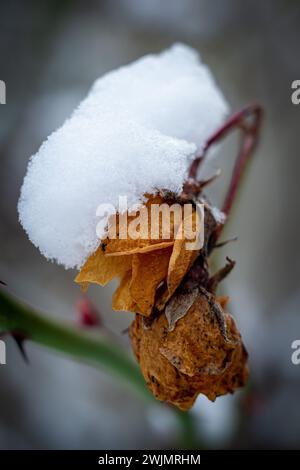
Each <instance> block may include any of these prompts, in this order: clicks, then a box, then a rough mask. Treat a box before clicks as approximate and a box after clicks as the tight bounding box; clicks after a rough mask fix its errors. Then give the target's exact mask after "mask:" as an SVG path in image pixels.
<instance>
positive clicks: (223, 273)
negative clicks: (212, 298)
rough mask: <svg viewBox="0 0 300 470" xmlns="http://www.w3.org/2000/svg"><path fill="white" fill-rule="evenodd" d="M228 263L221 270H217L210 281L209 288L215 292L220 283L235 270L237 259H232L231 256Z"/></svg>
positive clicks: (227, 259)
mask: <svg viewBox="0 0 300 470" xmlns="http://www.w3.org/2000/svg"><path fill="white" fill-rule="evenodd" d="M226 261H227V263H226V265H225V266H224V267H223V268H221V269H220V270H219V271H217V272H216V274H214V275H213V276H212V277H211V278H210V279H209V281H208V285H207V290H208V291H209V292H211V293H215V292H216V290H217V287H218V285H219V284H220V282H221V281H223V279H225V277H227V276H228V274H229V273H230V272H231V271H232V270H233V268H234V266H235V261H233V260H231V259H230V258H228V257H227V258H226Z"/></svg>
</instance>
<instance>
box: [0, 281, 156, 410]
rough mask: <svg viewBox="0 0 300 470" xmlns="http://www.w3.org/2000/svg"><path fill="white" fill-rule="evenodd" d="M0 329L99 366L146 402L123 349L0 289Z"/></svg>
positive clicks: (149, 397)
mask: <svg viewBox="0 0 300 470" xmlns="http://www.w3.org/2000/svg"><path fill="white" fill-rule="evenodd" d="M0 332H1V333H11V334H16V333H17V334H18V335H21V336H22V338H24V339H29V340H31V341H33V342H35V343H37V344H40V345H42V346H46V347H49V348H51V349H54V350H56V351H59V352H62V353H65V354H68V355H69V356H73V357H74V358H76V359H79V360H83V361H86V362H90V363H91V364H94V365H100V366H102V367H103V368H104V369H106V370H109V371H110V372H113V373H114V374H115V375H117V376H119V377H120V378H122V379H126V382H127V383H130V384H132V386H133V387H134V388H135V390H137V391H138V392H139V393H140V395H141V396H142V397H143V398H145V399H146V400H148V401H152V403H153V401H154V400H153V399H152V395H151V394H150V392H148V390H147V388H146V387H145V381H144V379H143V377H142V375H141V373H140V371H139V369H138V367H137V366H136V365H135V363H134V362H133V361H132V360H131V359H130V358H129V356H128V355H127V353H126V351H124V350H123V349H122V348H121V347H119V346H118V345H116V344H115V343H114V344H112V342H111V340H109V339H107V338H104V337H102V336H100V335H99V336H98V337H95V336H94V335H93V334H91V333H87V332H85V331H82V330H79V329H77V328H75V327H72V326H68V325H65V324H63V323H61V322H58V321H56V320H52V319H49V318H48V317H45V316H44V315H42V314H39V313H37V312H35V311H33V310H32V309H31V308H30V307H27V306H26V305H23V304H20V303H19V302H18V301H17V300H15V299H13V298H12V297H10V296H8V295H7V294H5V293H4V292H3V291H2V290H0Z"/></svg>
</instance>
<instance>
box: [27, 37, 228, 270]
mask: <svg viewBox="0 0 300 470" xmlns="http://www.w3.org/2000/svg"><path fill="white" fill-rule="evenodd" d="M227 110H228V107H227V104H226V101H225V99H224V97H223V96H222V94H221V92H220V91H219V89H218V88H217V86H216V84H215V82H214V79H213V77H212V75H211V73H210V71H209V70H208V68H207V67H206V66H205V65H203V64H202V63H201V61H200V58H199V56H198V54H197V53H196V51H194V50H193V49H191V48H189V47H187V46H185V45H182V44H176V45H174V46H173V47H171V48H170V49H168V50H167V51H165V52H162V53H161V54H158V55H148V56H145V57H142V58H141V59H139V60H137V61H136V62H134V63H132V64H130V65H128V66H126V67H121V68H120V69H118V70H116V71H113V72H110V73H108V74H107V75H105V76H104V77H102V78H100V79H99V80H97V81H96V83H95V84H94V86H93V87H92V89H91V91H90V93H89V94H88V96H87V98H86V99H85V100H84V101H83V102H82V103H81V104H80V105H79V107H78V108H77V109H76V110H75V111H74V113H73V114H72V116H71V117H70V119H68V120H67V121H66V122H65V123H64V124H63V126H62V127H61V128H60V129H58V130H57V131H56V132H54V133H53V134H52V135H50V136H49V137H48V139H47V141H46V142H44V143H43V145H42V146H41V148H40V149H39V151H38V152H37V153H36V154H35V155H34V156H33V157H32V158H31V159H30V162H29V165H28V170H27V175H26V177H25V179H24V183H23V186H22V190H21V196H20V200H19V206H18V209H19V217H20V221H21V224H22V225H23V227H24V229H25V230H26V232H27V233H28V236H29V238H30V240H31V241H32V242H33V243H34V244H35V245H36V246H37V247H38V248H39V249H40V251H41V252H42V254H44V255H45V256H46V257H47V258H48V259H51V260H56V261H57V262H58V263H60V264H63V265H65V267H66V268H72V267H80V266H81V265H82V264H83V262H84V261H85V260H86V258H87V257H88V256H89V255H90V254H91V253H92V252H93V251H94V250H95V249H96V248H97V246H98V244H99V238H98V236H97V234H96V226H97V224H98V223H99V218H97V217H96V210H97V207H98V206H99V204H101V203H110V204H112V205H114V206H115V207H117V205H118V200H119V196H127V198H128V204H129V206H133V205H134V204H136V203H138V202H140V201H141V200H142V198H143V195H144V194H145V193H151V192H153V191H154V190H155V189H157V188H158V189H162V188H164V189H169V190H172V191H175V192H179V191H180V190H181V187H182V184H183V182H184V179H185V177H186V172H187V169H188V166H189V161H190V160H191V158H193V156H194V155H195V153H196V152H197V151H200V150H201V148H202V147H203V145H204V143H205V141H206V140H207V138H208V137H209V136H210V135H211V134H212V133H213V132H214V131H215V130H216V128H218V126H220V125H221V124H222V122H223V120H224V118H225V115H226V113H227Z"/></svg>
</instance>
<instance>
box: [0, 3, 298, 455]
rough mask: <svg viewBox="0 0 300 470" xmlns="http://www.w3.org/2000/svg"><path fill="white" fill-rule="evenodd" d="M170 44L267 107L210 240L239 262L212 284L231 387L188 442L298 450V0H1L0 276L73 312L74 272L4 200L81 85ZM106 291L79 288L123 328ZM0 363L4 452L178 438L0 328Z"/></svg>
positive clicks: (9, 199) (109, 321)
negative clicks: (237, 384) (230, 322)
mask: <svg viewBox="0 0 300 470" xmlns="http://www.w3.org/2000/svg"><path fill="white" fill-rule="evenodd" d="M176 41H183V42H186V43H188V44H190V45H192V46H193V47H195V48H196V49H198V50H199V51H200V53H201V55H202V57H203V60H204V61H205V62H206V63H207V64H208V65H209V66H210V67H211V69H212V72H213V73H214V75H215V77H216V80H217V81H218V83H219V85H220V86H221V88H222V90H223V92H224V94H225V96H226V97H227V99H228V101H229V103H230V105H231V107H232V110H237V109H239V108H241V107H242V106H244V105H245V104H247V103H249V102H251V101H253V100H254V101H258V102H259V103H261V104H262V105H263V106H264V107H265V111H266V115H265V122H264V128H263V137H262V140H261V144H260V146H259V149H258V151H257V153H256V155H255V159H254V161H253V164H252V165H251V169H250V172H249V174H248V177H247V180H246V181H245V183H244V185H243V186H244V187H243V191H242V192H241V194H240V197H239V200H238V201H237V202H236V207H235V211H234V213H233V215H232V217H231V221H230V224H229V225H228V227H227V229H226V234H224V237H225V236H227V237H232V236H235V235H237V236H238V241H237V242H235V243H232V244H230V245H227V246H226V247H224V248H223V249H222V251H221V250H220V252H219V254H218V260H216V262H218V263H223V261H224V259H225V256H226V255H229V256H231V257H232V258H233V259H235V260H236V261H237V265H236V268H235V270H234V272H233V273H232V274H231V276H230V277H229V278H228V280H227V281H226V284H225V285H224V286H223V291H224V292H226V293H229V294H230V296H231V310H232V312H233V314H234V315H235V316H236V318H237V320H238V324H239V327H240V329H241V331H242V334H243V336H244V339H245V342H246V345H247V348H248V350H249V353H250V365H251V384H250V386H249V387H248V389H247V390H246V391H244V392H241V393H238V394H236V395H234V396H230V397H222V398H219V399H217V401H216V403H214V404H212V403H210V402H209V401H208V400H207V399H206V398H204V397H200V398H199V399H198V401H197V404H196V406H195V407H194V409H193V415H194V417H195V420H196V425H197V432H198V435H197V438H198V439H199V447H203V446H207V447H211V448H218V447H227V448H241V447H242V448H299V447H300V407H299V392H300V365H299V366H298V367H297V366H294V365H292V363H291V353H292V350H291V343H292V341H293V340H294V339H300V308H299V307H300V286H299V274H300V273H299V266H300V263H299V261H300V260H299V235H300V222H299V219H298V217H299V208H300V207H299V206H300V198H299V177H300V172H299V168H300V158H299V143H300V140H299V133H300V126H299V123H300V105H299V106H295V105H293V104H292V103H291V98H290V96H291V82H292V81H293V80H295V79H300V58H299V50H298V46H299V41H300V4H299V2H297V1H296V0H294V1H293V0H285V1H284V0H272V1H271V0H264V1H263V2H262V1H259V0H252V1H250V0H244V1H243V2H241V1H240V0H214V1H211V0H210V1H209V0H198V1H197V0H164V1H159V0H118V1H117V0H110V1H108V0H106V1H105V0H102V1H100V0H99V1H96V0H94V1H90V2H83V1H75V0H73V1H67V0H64V1H63V0H54V1H49V0H48V1H47V0H46V1H43V2H40V1H33V0H31V1H30V0H29V1H21V0H19V1H16V0H10V1H9V2H3V1H2V2H1V4H0V79H2V80H5V82H6V85H7V104H6V105H1V106H0V124H1V125H0V158H1V166H0V278H1V279H3V280H5V281H6V282H7V284H8V288H9V291H10V292H13V293H14V294H16V295H18V296H19V297H20V298H22V299H24V300H26V301H27V302H29V303H30V304H32V305H34V306H35V307H37V308H40V309H42V310H44V311H45V312H47V313H48V314H49V315H53V316H56V317H59V318H64V319H66V320H68V321H71V322H72V321H73V322H75V321H76V308H75V304H76V301H77V299H78V298H79V297H80V292H79V290H78V287H77V286H76V285H75V284H74V283H73V278H74V274H75V273H74V272H72V271H64V269H63V268H61V267H58V266H55V265H53V264H51V263H49V262H47V261H46V260H45V259H44V258H43V257H42V256H41V255H40V254H39V252H38V250H37V249H35V248H34V247H33V246H32V245H31V243H30V242H29V241H28V239H27V237H26V234H25V233H24V232H23V230H22V228H21V227H20V225H19V224H18V218H17V212H16V205H17V200H18V196H19V191H20V186H21V183H22V179H23V177H24V174H25V171H26V166H27V162H28V158H29V156H30V155H31V154H33V153H34V152H35V151H36V150H37V149H38V147H39V146H40V144H41V142H42V141H43V140H44V139H45V138H46V137H47V135H48V134H49V133H50V132H51V131H53V130H55V129H56V128H57V127H58V126H59V125H61V124H62V123H63V121H64V119H65V118H66V117H67V116H68V115H69V114H70V112H71V111H72V110H73V108H74V107H75V106H76V105H77V104H78V103H79V101H80V100H81V99H82V98H83V97H84V96H85V95H86V93H87V92H88V90H89V88H90V86H91V84H92V83H93V81H94V80H95V79H96V78H97V77H99V76H100V75H102V74H103V73H105V72H106V71H109V70H111V69H112V68H115V67H118V66H120V65H123V64H126V63H128V62H130V61H132V60H134V59H136V58H138V57H140V56H141V55H144V54H146V53H149V52H158V51H160V50H161V49H163V48H165V47H168V46H169V45H171V44H172V43H173V42H176ZM235 152H236V141H235V139H231V138H230V139H229V142H228V143H226V145H225V146H224V147H222V151H221V153H220V155H219V158H218V160H216V161H214V163H213V165H215V166H216V167H217V166H221V167H222V168H223V169H224V172H223V176H222V178H221V179H220V180H219V181H218V182H217V183H215V184H214V186H213V187H212V188H211V189H210V196H211V198H212V199H213V201H214V202H216V203H217V202H218V201H221V198H222V194H223V192H224V188H225V187H226V184H228V176H229V174H230V170H231V166H232V163H233V157H234V155H235ZM113 287H114V286H112V287H108V288H105V289H101V288H92V289H90V291H89V296H90V298H91V299H92V300H93V301H94V303H95V304H96V305H97V306H98V307H99V309H100V310H101V313H102V316H103V321H104V323H105V325H106V327H107V328H109V329H111V330H113V331H114V332H115V333H116V334H118V335H119V336H120V341H122V342H123V343H124V344H125V345H128V340H127V338H126V336H124V335H121V332H122V330H123V329H124V328H126V326H127V325H128V324H129V322H130V320H131V318H132V317H131V316H130V315H128V314H123V313H120V312H112V311H111V309H110V301H111V292H112V290H113ZM7 349H8V350H7V365H6V366H0V448H1V449H8V448H9V449H11V448H12V449H14V448H21V449H31V448H35V449H40V448H42V449H53V448H57V449H63V448H68V449H76V448H79V449H89V448H100V449H104V448H110V449H113V448H120V449H125V448H164V447H167V446H172V445H173V444H174V442H175V440H176V433H177V432H178V430H177V428H176V423H175V422H174V419H173V417H172V415H171V414H170V413H169V412H168V410H167V409H164V408H162V407H161V406H158V407H150V408H149V407H146V406H145V405H144V403H142V402H141V401H140V400H139V398H138V397H137V396H135V395H134V393H132V391H130V390H129V389H126V388H124V385H123V384H121V383H119V382H118V381H116V380H115V379H114V378H111V377H110V376H108V375H107V374H105V373H101V372H99V370H95V369H92V368H91V367H88V366H85V365H82V364H78V363H75V362H73V361H72V360H70V359H67V358H64V357H60V356H57V355H56V354H54V353H53V352H48V351H47V350H44V349H41V348H39V347H37V346H34V345H27V350H28V355H29V357H30V365H26V364H25V363H24V362H23V360H22V358H21V357H20V354H19V352H18V351H17V348H16V346H15V344H14V343H13V341H12V340H9V339H8V340H7Z"/></svg>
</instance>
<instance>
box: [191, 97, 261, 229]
mask: <svg viewBox="0 0 300 470" xmlns="http://www.w3.org/2000/svg"><path fill="white" fill-rule="evenodd" d="M262 116H263V110H262V107H261V106H260V105H258V104H255V103H253V104H250V105H249V106H247V107H245V108H243V109H242V110H241V111H238V112H237V113H235V114H233V116H231V117H230V118H229V119H228V121H227V122H226V123H225V124H224V125H223V126H222V127H221V128H220V129H218V130H217V131H216V132H215V133H214V134H213V135H212V136H211V137H210V138H209V139H208V141H207V142H206V144H205V146H204V149H203V153H202V155H201V156H199V157H197V158H196V159H195V160H194V161H193V163H192V164H191V167H190V171H189V180H190V181H191V180H193V181H194V182H195V183H198V182H197V172H198V169H199V167H200V165H201V164H202V163H203V161H204V159H205V157H206V154H207V151H208V149H209V148H210V147H211V145H212V144H214V143H216V142H218V141H219V140H221V139H223V138H224V137H225V136H227V134H229V132H231V131H233V130H235V129H241V131H242V139H241V143H240V149H239V153H238V155H237V158H236V161H235V165H234V169H233V172H232V177H231V181H230V184H229V188H228V190H227V193H226V196H225V200H224V204H223V207H222V212H224V213H225V215H226V216H228V214H229V212H230V210H231V207H232V205H233V202H234V199H235V196H236V194H237V190H238V188H239V184H240V182H241V178H242V175H243V172H244V170H245V167H246V164H247V163H248V161H249V159H250V157H251V155H252V152H253V150H254V148H255V147H256V145H257V142H258V138H259V134H260V128H261V121H262ZM221 229H222V227H220V230H219V233H220V231H221ZM219 233H218V235H219Z"/></svg>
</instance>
